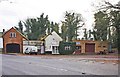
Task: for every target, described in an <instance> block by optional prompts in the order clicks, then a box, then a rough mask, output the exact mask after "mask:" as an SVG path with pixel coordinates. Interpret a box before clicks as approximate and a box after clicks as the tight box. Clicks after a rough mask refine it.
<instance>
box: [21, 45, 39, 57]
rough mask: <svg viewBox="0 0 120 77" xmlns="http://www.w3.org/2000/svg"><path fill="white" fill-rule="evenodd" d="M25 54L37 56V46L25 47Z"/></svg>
mask: <svg viewBox="0 0 120 77" xmlns="http://www.w3.org/2000/svg"><path fill="white" fill-rule="evenodd" d="M23 53H25V54H36V55H37V53H38V51H37V47H36V46H24V47H23Z"/></svg>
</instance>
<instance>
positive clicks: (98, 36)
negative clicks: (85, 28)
mask: <svg viewBox="0 0 120 77" xmlns="http://www.w3.org/2000/svg"><path fill="white" fill-rule="evenodd" d="M94 16H95V26H94V29H93V36H94V38H95V40H103V41H105V40H107V28H108V27H109V17H108V14H106V12H104V11H99V12H97V13H95V14H94Z"/></svg>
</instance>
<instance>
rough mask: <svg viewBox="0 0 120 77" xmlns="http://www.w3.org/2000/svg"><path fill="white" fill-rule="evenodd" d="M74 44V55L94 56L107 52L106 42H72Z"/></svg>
mask: <svg viewBox="0 0 120 77" xmlns="http://www.w3.org/2000/svg"><path fill="white" fill-rule="evenodd" d="M74 42H76V51H75V52H74V53H76V54H81V53H90V54H94V53H99V52H100V51H107V50H108V41H93V40H74Z"/></svg>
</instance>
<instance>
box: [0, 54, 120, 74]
mask: <svg viewBox="0 0 120 77" xmlns="http://www.w3.org/2000/svg"><path fill="white" fill-rule="evenodd" d="M53 56H54V55H53ZM0 57H1V55H0ZM0 61H2V64H0V65H2V75H118V64H112V63H105V64H104V63H101V62H93V61H86V60H78V59H74V60H73V58H72V59H71V58H69V59H68V58H61V59H60V58H57V59H56V58H42V57H40V56H16V55H2V60H0ZM0 63H1V62H0Z"/></svg>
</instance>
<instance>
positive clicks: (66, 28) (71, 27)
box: [61, 12, 83, 41]
mask: <svg viewBox="0 0 120 77" xmlns="http://www.w3.org/2000/svg"><path fill="white" fill-rule="evenodd" d="M80 22H83V19H82V16H81V15H80V14H77V13H70V12H66V13H65V20H64V21H62V27H61V29H62V31H61V32H62V34H61V36H62V38H63V39H64V41H72V40H73V39H77V36H78V34H77V30H78V29H79V28H80V27H81V26H79V25H80Z"/></svg>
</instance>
